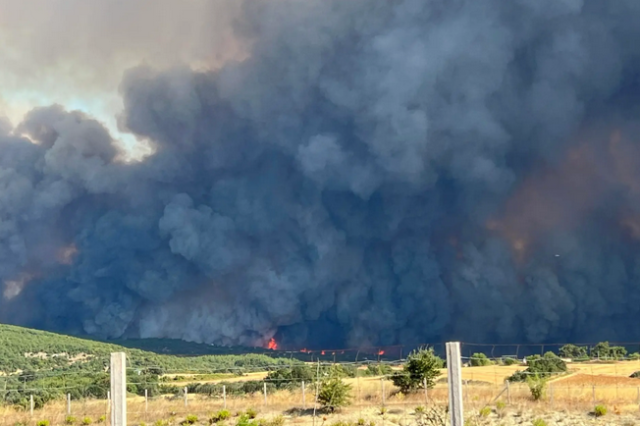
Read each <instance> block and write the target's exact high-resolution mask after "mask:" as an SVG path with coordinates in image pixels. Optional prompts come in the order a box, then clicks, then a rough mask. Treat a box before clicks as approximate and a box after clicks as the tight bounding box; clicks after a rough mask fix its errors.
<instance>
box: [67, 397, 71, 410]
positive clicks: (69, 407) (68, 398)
mask: <svg viewBox="0 0 640 426" xmlns="http://www.w3.org/2000/svg"><path fill="white" fill-rule="evenodd" d="M70 414H71V394H70V393H68V394H67V415H70Z"/></svg>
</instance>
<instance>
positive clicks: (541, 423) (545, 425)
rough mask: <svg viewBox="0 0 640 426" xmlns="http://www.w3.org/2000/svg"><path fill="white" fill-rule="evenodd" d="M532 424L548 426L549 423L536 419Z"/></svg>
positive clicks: (534, 425)
mask: <svg viewBox="0 0 640 426" xmlns="http://www.w3.org/2000/svg"><path fill="white" fill-rule="evenodd" d="M531 424H532V425H533V426H547V422H545V421H544V420H542V419H535V420H534V421H532V422H531Z"/></svg>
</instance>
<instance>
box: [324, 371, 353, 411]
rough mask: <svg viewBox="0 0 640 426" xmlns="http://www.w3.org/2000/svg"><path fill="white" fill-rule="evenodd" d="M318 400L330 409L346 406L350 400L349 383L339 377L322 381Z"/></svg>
mask: <svg viewBox="0 0 640 426" xmlns="http://www.w3.org/2000/svg"><path fill="white" fill-rule="evenodd" d="M318 402H319V403H320V404H322V406H323V407H326V408H329V409H330V410H331V411H334V410H335V409H336V408H340V407H346V406H347V405H349V404H350V402H351V385H348V384H346V383H344V382H343V381H342V380H341V379H339V378H332V379H329V380H326V381H324V382H322V384H321V385H320V392H319V393H318Z"/></svg>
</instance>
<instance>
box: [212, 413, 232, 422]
mask: <svg viewBox="0 0 640 426" xmlns="http://www.w3.org/2000/svg"><path fill="white" fill-rule="evenodd" d="M229 418H231V413H230V412H229V410H220V411H218V412H217V413H215V414H214V415H212V416H211V418H209V423H210V424H214V423H218V422H222V421H224V420H227V419H229Z"/></svg>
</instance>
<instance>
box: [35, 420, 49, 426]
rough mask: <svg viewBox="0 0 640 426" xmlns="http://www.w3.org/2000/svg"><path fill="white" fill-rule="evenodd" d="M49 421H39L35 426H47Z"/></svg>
mask: <svg viewBox="0 0 640 426" xmlns="http://www.w3.org/2000/svg"><path fill="white" fill-rule="evenodd" d="M49 424H50V423H49V420H40V421H38V423H36V426H49Z"/></svg>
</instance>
